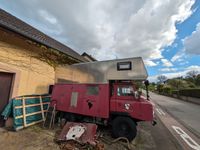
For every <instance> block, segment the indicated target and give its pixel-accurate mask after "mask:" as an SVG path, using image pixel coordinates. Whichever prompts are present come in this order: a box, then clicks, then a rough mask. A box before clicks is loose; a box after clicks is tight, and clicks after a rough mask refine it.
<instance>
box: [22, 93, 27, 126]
mask: <svg viewBox="0 0 200 150" xmlns="http://www.w3.org/2000/svg"><path fill="white" fill-rule="evenodd" d="M22 109H23V122H24V127H26V107H25V99H24V97H22Z"/></svg>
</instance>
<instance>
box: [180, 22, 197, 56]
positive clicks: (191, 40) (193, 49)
mask: <svg viewBox="0 0 200 150" xmlns="http://www.w3.org/2000/svg"><path fill="white" fill-rule="evenodd" d="M199 41H200V23H198V24H197V27H196V31H194V32H193V33H192V34H191V35H190V36H188V37H186V38H185V39H184V40H183V44H184V48H185V51H186V52H187V53H189V54H195V55H200V42H199Z"/></svg>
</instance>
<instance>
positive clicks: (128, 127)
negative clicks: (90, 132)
mask: <svg viewBox="0 0 200 150" xmlns="http://www.w3.org/2000/svg"><path fill="white" fill-rule="evenodd" d="M112 135H113V137H114V138H118V137H126V138H127V139H128V140H129V141H132V140H133V139H134V138H135V137H136V135H137V128H136V124H135V122H134V121H133V120H132V119H131V118H129V117H116V118H115V119H114V120H113V123H112Z"/></svg>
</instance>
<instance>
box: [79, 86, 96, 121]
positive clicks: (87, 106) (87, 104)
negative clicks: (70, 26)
mask: <svg viewBox="0 0 200 150" xmlns="http://www.w3.org/2000/svg"><path fill="white" fill-rule="evenodd" d="M85 89H86V91H85V96H84V102H83V109H82V110H83V114H85V115H88V116H94V117H98V103H99V93H100V88H99V86H98V85H86V88H85Z"/></svg>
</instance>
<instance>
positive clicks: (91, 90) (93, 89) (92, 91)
mask: <svg viewBox="0 0 200 150" xmlns="http://www.w3.org/2000/svg"><path fill="white" fill-rule="evenodd" d="M87 95H99V87H98V86H88V87H87Z"/></svg>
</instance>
